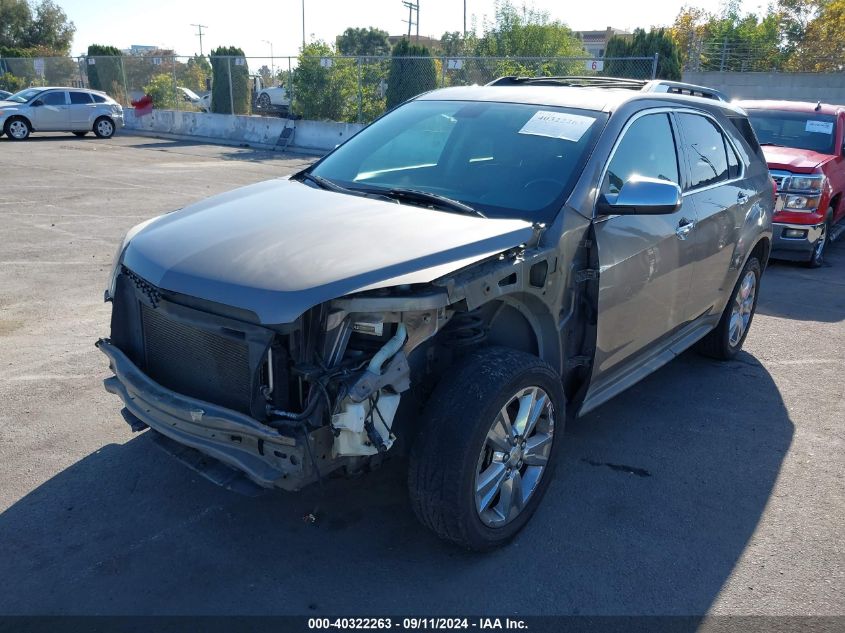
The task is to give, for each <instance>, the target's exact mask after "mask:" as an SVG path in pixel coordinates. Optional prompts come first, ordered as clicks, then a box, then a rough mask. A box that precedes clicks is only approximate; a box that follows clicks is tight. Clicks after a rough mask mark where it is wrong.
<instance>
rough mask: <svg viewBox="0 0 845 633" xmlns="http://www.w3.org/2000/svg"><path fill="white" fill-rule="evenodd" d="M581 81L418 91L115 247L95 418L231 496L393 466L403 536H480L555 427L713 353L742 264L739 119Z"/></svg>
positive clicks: (494, 534)
mask: <svg viewBox="0 0 845 633" xmlns="http://www.w3.org/2000/svg"><path fill="white" fill-rule="evenodd" d="M595 83H596V85H595V86H592V87H573V86H572V85H568V84H571V82H568V81H567V80H564V79H544V80H531V79H523V78H506V79H503V80H499V81H497V82H495V83H494V85H490V86H482V87H477V86H476V87H463V88H448V89H443V90H436V91H434V92H430V93H428V94H424V95H421V96H419V97H417V98H415V99H413V100H411V101H409V102H408V103H406V104H404V105H402V106H400V107H398V108H396V109H395V110H393V111H391V112H389V113H388V114H386V115H385V116H384V117H382V118H380V119H379V120H377V121H376V122H375V123H373V124H372V125H370V126H369V127H367V128H365V129H364V130H362V131H361V132H360V133H359V134H357V135H356V136H354V137H353V138H351V139H350V140H349V141H348V142H346V143H345V144H343V145H341V146H340V147H338V148H337V149H335V150H334V151H333V152H331V153H330V154H329V155H328V156H326V157H324V158H323V159H322V160H320V161H318V162H317V163H316V164H314V165H313V166H312V167H310V168H308V169H306V170H305V171H302V172H300V173H298V174H295V175H294V176H292V177H290V178H283V179H277V180H271V181H268V182H263V183H259V184H256V185H252V186H248V187H245V188H242V189H238V190H236V191H232V192H229V193H225V194H223V195H219V196H216V197H213V198H210V199H208V200H205V201H203V202H200V203H198V204H195V205H192V206H190V207H187V208H185V209H182V210H180V211H177V212H174V213H170V214H166V215H163V216H160V217H157V218H153V219H152V220H148V221H147V222H145V223H143V224H141V225H139V226H137V227H135V228H134V229H132V230H131V231H130V232H129V234H128V235H127V236H126V238H125V239H124V240H123V244H122V245H121V246H120V249H119V250H118V253H117V256H116V259H115V265H114V269H113V272H112V275H111V279H110V283H109V287H108V289H107V291H106V300H107V301H111V302H112V303H113V307H112V321H111V337H110V338H108V339H102V340H100V341H99V342H98V343H97V346H98V347H99V348H100V350H102V351H103V353H104V354H105V355H106V356H107V357H108V360H109V363H110V365H111V369H112V370H113V372H114V376H113V377H110V378H108V379H107V380H106V381H105V386H106V389H107V390H108V391H110V392H112V393H114V394H117V395H118V396H119V397H120V398H121V399H122V400H123V403H124V405H125V408H124V409H123V412H122V413H123V417H124V418H125V419H126V421H127V422H128V423H129V424H130V426H131V427H132V429H133V430H135V431H141V430H143V429H146V428H147V427H149V428H151V429H152V430H153V431H154V437H155V439H156V441H157V442H159V443H161V444H162V445H163V446H164V447H165V448H168V449H169V450H170V451H171V452H172V453H173V454H175V455H177V456H178V457H179V458H181V459H182V460H183V461H185V462H186V463H188V464H189V465H191V466H192V467H194V468H195V469H197V470H198V471H200V472H202V473H203V474H204V475H206V476H207V477H209V478H210V479H212V480H214V481H216V482H217V483H220V484H222V485H224V486H226V487H229V488H231V489H235V490H239V491H242V492H246V493H251V492H254V491H257V490H260V489H270V488H281V489H285V490H297V489H300V488H302V487H303V486H306V485H308V484H311V483H313V482H315V481H317V480H318V479H320V478H322V477H326V476H328V475H330V474H344V473H347V474H351V473H357V472H361V471H363V470H366V469H368V468H370V467H373V466H375V465H377V464H378V463H379V462H380V461H382V460H383V459H384V458H385V456H389V455H391V454H396V453H399V454H407V455H409V456H410V457H409V460H410V465H409V469H408V470H409V472H408V485H409V489H410V501H411V505H412V507H413V509H414V511H415V513H416V514H417V516H418V517H419V519H420V520H421V521H422V522H423V523H424V524H425V525H427V526H428V527H430V528H431V529H432V530H434V531H435V532H436V533H437V534H439V535H440V536H441V537H443V538H444V539H447V540H450V541H452V542H455V543H458V544H460V545H462V546H465V547H469V548H473V549H488V548H491V547H495V546H498V545H501V544H503V543H504V542H506V541H508V539H510V538H511V537H513V535H514V534H516V533H517V532H518V531H519V530H520V529H521V528H522V527H523V526H524V525H525V524H526V522H527V521H528V520H529V518H530V517H531V515H532V513H533V512H534V511H535V509H536V508H537V505H538V504H539V502H540V499H541V497H542V496H543V493H544V491H545V489H546V488H547V486H548V484H549V481H550V479H551V475H552V473H551V471H552V467H553V466H554V462H555V457H556V454H557V453H559V452H560V450H561V446H562V445H563V443H564V442H565V436H564V434H563V431H564V422H565V421H566V419H567V418H569V417H571V416H577V415H580V414H584V413H585V412H587V411H590V410H592V409H594V408H595V407H597V406H599V405H600V404H602V403H603V402H605V401H606V400H608V399H609V398H611V397H613V396H614V395H616V394H618V393H620V392H621V391H623V390H624V389H626V388H627V387H629V386H631V385H632V384H634V383H635V382H637V381H638V380H640V379H641V378H643V377H644V376H646V375H648V374H649V373H651V372H653V371H654V370H655V369H657V368H658V367H660V366H661V365H663V364H664V363H666V362H668V361H670V360H671V359H672V358H674V357H675V356H677V355H678V354H679V353H680V352H681V351H683V350H684V349H686V348H688V347H690V346H692V345H693V344H697V345H698V346H699V347H700V349H702V350H703V351H704V352H706V353H708V354H710V355H712V356H715V357H718V358H723V359H728V358H731V357H733V356H734V355H735V354H736V353H737V352H738V350H739V349H740V347H741V346H742V344H743V341H744V339H745V336H746V334H747V333H748V328H749V326H750V325H751V320H752V317H753V315H754V310H755V307H756V303H757V296H758V291H759V287H760V278H761V275H762V272H763V270H764V268H765V265H766V261H767V258H768V255H769V248H770V244H771V237H772V233H771V216H772V211H773V208H774V192H773V187H772V182H771V180H770V178H769V173H768V170H767V168H766V163H765V161H764V159H763V158H762V153H761V151H760V148H759V145H758V144H757V141H756V139H755V137H754V133H753V131H751V127H750V126H749V125H748V121H747V119H746V117H745V114H744V113H743V112H742V111H741V110H738V109H737V108H735V107H732V106H731V105H729V104H726V103H723V102H720V101H717V100H713V99H705V98H698V97H691V96H683V95H677V94H671V93H662V94H659V93H648V92H644V91H642V90H641V88H640V86H638V85H636V84H633V82H623V81H618V82H614V81H610V80H607V81H603V82H598V81H596V82H595ZM632 84H633V85H632ZM361 485H367V484H366V479H363V480H361Z"/></svg>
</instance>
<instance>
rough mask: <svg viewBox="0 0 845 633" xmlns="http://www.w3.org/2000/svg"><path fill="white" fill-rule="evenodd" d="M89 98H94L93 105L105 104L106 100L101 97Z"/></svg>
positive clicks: (95, 95)
mask: <svg viewBox="0 0 845 633" xmlns="http://www.w3.org/2000/svg"><path fill="white" fill-rule="evenodd" d="M91 96H92V97H93V98H94V103H105V102H106V98H105V97H104V96H102V95H97V94H92V95H91Z"/></svg>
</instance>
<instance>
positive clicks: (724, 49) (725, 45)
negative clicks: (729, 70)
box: [719, 35, 728, 72]
mask: <svg viewBox="0 0 845 633" xmlns="http://www.w3.org/2000/svg"><path fill="white" fill-rule="evenodd" d="M727 54H728V36H727V35H725V41H724V42H722V61H721V63H720V64H719V72H725V57H726V56H727Z"/></svg>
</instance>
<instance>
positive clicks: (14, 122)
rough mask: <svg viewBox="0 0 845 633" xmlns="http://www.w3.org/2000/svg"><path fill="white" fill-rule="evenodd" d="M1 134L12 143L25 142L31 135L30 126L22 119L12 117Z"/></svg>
mask: <svg viewBox="0 0 845 633" xmlns="http://www.w3.org/2000/svg"><path fill="white" fill-rule="evenodd" d="M3 132H5V133H6V136H8V137H9V138H10V139H12V140H13V141H25V140H26V139H28V138H29V135H30V134H31V133H32V126H31V125H30V124H29V121H27V120H26V119H25V118H23V117H20V116H17V117H12V118H11V119H8V120H7V121H6V124H5V125H4V126H3Z"/></svg>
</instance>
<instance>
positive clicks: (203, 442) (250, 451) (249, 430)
mask: <svg viewBox="0 0 845 633" xmlns="http://www.w3.org/2000/svg"><path fill="white" fill-rule="evenodd" d="M96 346H97V348H98V349H99V350H100V351H101V352H103V353H104V354H105V355H106V356H107V357H108V359H109V365H110V367H111V369H112V371H113V372H114V374H115V375H114V376H112V377H109V378H106V379H105V380H104V381H103V384H104V386H105V388H106V391H108V392H110V393H113V394H115V395H117V396H120V398H121V399H122V400H123V403H124V405H125V407H126V413H127V414H128V415H127V414H124V417H125V418H126V419H127V421H128V422H130V426H133V430H137V429H138V428H139V425H138V424H137V423H136V424H134V425H133V424H132V421H134V420H137V421H140V422H141V423H143V424H145V425H147V426H149V427H150V428H152V429H154V430H155V431H157V432H158V433H160V434H162V435H163V436H165V437H167V438H169V439H170V440H172V441H173V442H176V443H178V444H181V445H183V446H186V447H189V448H191V449H194V450H195V451H199V452H200V453H202V454H203V455H206V456H208V457H210V458H212V459H213V460H216V461H218V462H220V463H222V464H224V465H226V466H227V467H229V468H233V469H235V470H236V471H238V472H239V473H243V475H244V476H246V477H247V478H248V479H249V480H250V481H252V482H254V483H255V484H257V485H258V486H261V487H262V488H282V489H284V490H299V489H300V488H302V487H303V486H305V485H307V484H309V483H311V482H313V481H316V479H317V477H318V476H317V472H316V470H315V469H314V466H313V464H312V463H311V461H310V457H309V455H308V451H307V448H306V447H305V443H304V440H305V436H304V434H301V433H300V434H299V435H286V434H283V433H281V432H280V431H278V430H276V429H273V428H271V427H268V426H267V425H265V424H262V423H261V422H259V421H258V420H255V419H254V418H251V417H249V416H247V415H244V414H242V413H239V412H237V411H233V410H231V409H226V408H225V407H221V406H218V405H215V404H212V403H210V402H204V401H202V400H197V399H195V398H190V397H187V396H183V395H181V394H178V393H176V392H174V391H171V390H170V389H167V388H165V387H163V386H161V385H160V384H158V383H156V382H155V381H153V380H151V379H150V378H149V377H148V376H146V375H145V374H144V373H143V372H142V371H141V370H140V369H138V367H137V366H135V364H134V363H132V361H131V360H129V358H128V357H127V356H126V355H125V354H124V353H123V352H122V351H120V350H119V349H118V348H117V347H115V346H114V345H113V344H112V343H111V342H110V341H109V340H108V339H100V340H99V341H97V343H96ZM309 441H310V442H311V447H312V452H313V453H314V456H315V460H316V461H317V463H318V465H320V470H321V472H324V471H327V470H329V469H330V464H329V462H330V459H331V458H330V455H331V442H332V438H331V433H330V431H329V430H328V429H327V428H326V427H323V428H320V429H316V430H314V431H311V432H310V433H309ZM169 452H173V451H169ZM177 457H178V455H177ZM180 459H181V458H180ZM182 461H185V460H182ZM323 464H325V466H323ZM189 465H190V463H189ZM194 469H195V470H197V472H199V473H200V474H203V475H204V476H206V477H207V478H208V479H210V480H211V481H214V482H215V483H218V484H221V485H225V486H226V487H229V488H232V486H230V485H226V483H225V482H226V481H228V480H227V478H225V477H220V476H219V472H214V469H212V470H209V471H207V472H203V469H200V468H194ZM212 475H213V476H212Z"/></svg>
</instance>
